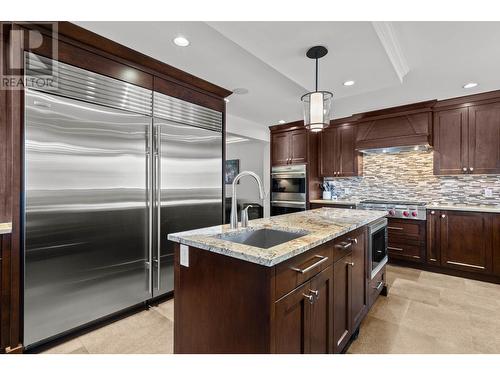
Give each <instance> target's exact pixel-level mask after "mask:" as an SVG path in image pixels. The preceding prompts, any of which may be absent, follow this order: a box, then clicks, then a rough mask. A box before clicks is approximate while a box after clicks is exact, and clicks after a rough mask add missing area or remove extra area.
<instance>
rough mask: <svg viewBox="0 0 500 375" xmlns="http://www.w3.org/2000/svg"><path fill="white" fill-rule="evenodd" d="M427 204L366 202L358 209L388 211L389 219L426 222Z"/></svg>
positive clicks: (384, 201)
mask: <svg viewBox="0 0 500 375" xmlns="http://www.w3.org/2000/svg"><path fill="white" fill-rule="evenodd" d="M425 206H426V203H425V202H416V201H391V200H364V201H361V202H359V204H358V208H360V209H363V210H380V211H387V217H389V218H391V217H393V218H398V219H409V220H426V211H425Z"/></svg>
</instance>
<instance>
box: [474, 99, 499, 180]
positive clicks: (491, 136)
mask: <svg viewBox="0 0 500 375" xmlns="http://www.w3.org/2000/svg"><path fill="white" fill-rule="evenodd" d="M468 167H469V170H468V172H469V173H475V174H499V173H500V103H493V104H485V105H478V106H472V107H470V108H469V165H468Z"/></svg>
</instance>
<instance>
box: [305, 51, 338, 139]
mask: <svg viewBox="0 0 500 375" xmlns="http://www.w3.org/2000/svg"><path fill="white" fill-rule="evenodd" d="M327 53H328V50H327V49H326V48H325V47H323V46H314V47H311V48H309V50H308V51H307V53H306V56H307V57H308V58H310V59H315V60H316V90H315V91H313V92H308V93H307V94H305V95H303V96H302V97H301V98H300V100H302V103H303V105H304V125H305V127H306V128H307V129H309V130H310V131H312V132H320V131H321V130H323V128H325V127H326V126H328V125H329V124H330V112H331V109H332V101H333V94H332V93H331V92H329V91H318V59H320V58H322V57H324V56H326V54H327Z"/></svg>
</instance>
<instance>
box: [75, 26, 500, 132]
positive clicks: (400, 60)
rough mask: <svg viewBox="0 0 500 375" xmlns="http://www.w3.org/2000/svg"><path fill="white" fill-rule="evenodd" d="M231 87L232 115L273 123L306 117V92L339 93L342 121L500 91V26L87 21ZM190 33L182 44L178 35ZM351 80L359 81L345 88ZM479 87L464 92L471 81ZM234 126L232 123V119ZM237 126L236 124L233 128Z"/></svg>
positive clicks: (337, 102)
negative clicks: (237, 91)
mask: <svg viewBox="0 0 500 375" xmlns="http://www.w3.org/2000/svg"><path fill="white" fill-rule="evenodd" d="M77 24H79V25H80V26H82V27H85V28H87V29H89V30H92V31H94V32H96V33H98V34H101V35H103V36H105V37H108V38H110V39H112V40H115V41H117V42H119V43H121V44H124V45H126V46H128V47H130V48H133V49H135V50H138V51H140V52H142V53H145V54H147V55H150V56H152V57H154V58H156V59H158V60H161V61H164V62H165V63H168V64H170V65H173V66H175V67H177V68H180V69H182V70H185V71H187V72H189V73H192V74H194V75H196V76H199V77H201V78H203V79H206V80H208V81H210V82H213V83H215V84H217V85H220V86H222V87H225V88H227V89H230V90H232V89H234V88H246V89H248V91H249V92H248V94H246V95H232V96H231V97H230V98H229V99H230V102H229V103H228V114H229V117H228V118H229V120H230V119H238V118H240V119H244V120H245V124H252V125H253V126H256V127H267V126H269V125H272V124H276V123H278V121H279V120H285V121H295V120H298V119H300V118H301V115H302V114H301V103H300V96H301V95H302V94H304V93H305V92H307V91H309V90H312V89H313V88H314V62H313V61H312V60H309V59H307V58H306V57H305V52H306V51H307V49H308V48H309V47H310V46H313V45H317V44H321V45H325V46H326V47H328V49H329V53H328V55H327V56H326V57H325V58H323V59H321V60H320V85H319V86H320V89H324V90H329V91H333V93H334V99H335V101H334V117H335V118H338V117H344V116H349V115H351V114H353V113H358V112H363V111H367V110H372V109H379V108H384V107H390V106H395V105H401V104H406V103H412V102H416V101H421V100H427V99H444V98H448V97H453V96H460V95H467V94H471V93H477V92H483V91H490V90H496V89H500V69H499V67H500V43H498V35H500V22H375V23H372V22H208V23H205V22H77ZM177 35H183V36H185V37H187V38H188V39H189V40H190V42H191V45H190V46H189V47H186V48H181V47H177V46H175V45H174V44H173V43H172V39H173V38H174V37H175V36H177ZM346 80H354V81H356V84H355V85H354V86H351V87H344V86H343V85H342V83H343V82H344V81H346ZM470 81H474V82H478V83H479V86H478V87H476V88H473V89H469V90H464V89H463V88H462V85H463V84H464V83H467V82H470ZM229 120H228V121H229ZM228 125H230V124H228Z"/></svg>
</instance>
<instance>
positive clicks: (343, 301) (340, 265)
mask: <svg viewBox="0 0 500 375" xmlns="http://www.w3.org/2000/svg"><path fill="white" fill-rule="evenodd" d="M351 263H352V255H347V256H345V257H344V258H342V259H341V260H339V261H337V262H336V263H335V264H334V265H333V305H334V307H333V352H334V353H340V352H341V351H342V349H343V348H344V346H345V345H346V344H347V342H348V341H349V338H350V333H351Z"/></svg>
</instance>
